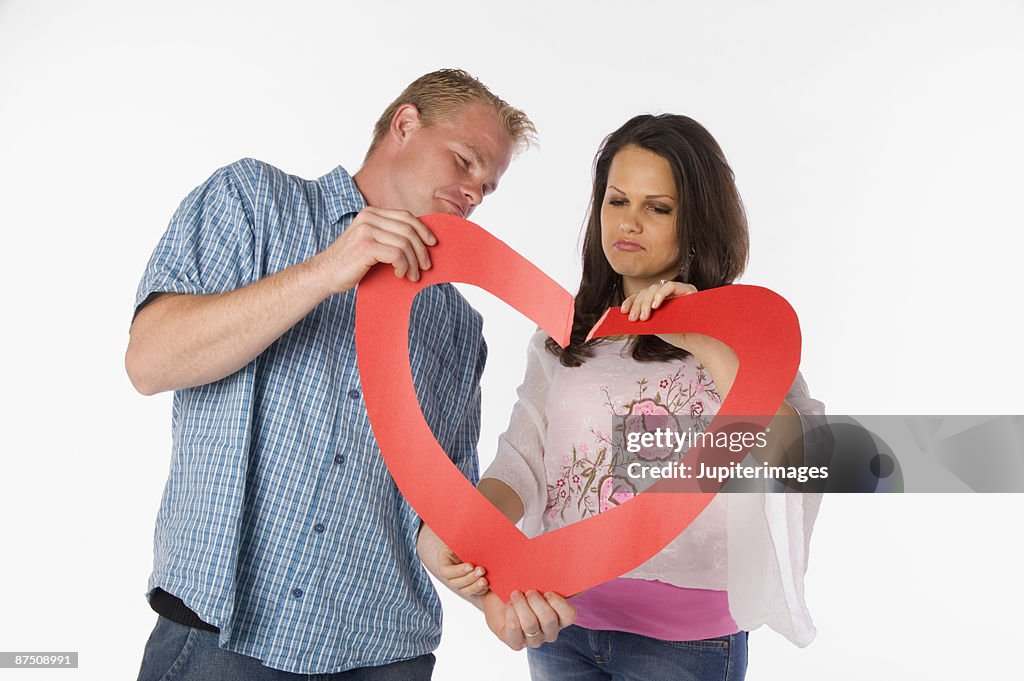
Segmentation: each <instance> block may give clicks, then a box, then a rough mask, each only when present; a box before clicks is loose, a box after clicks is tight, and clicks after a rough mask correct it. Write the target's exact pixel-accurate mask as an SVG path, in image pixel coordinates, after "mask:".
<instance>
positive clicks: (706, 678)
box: [527, 625, 747, 681]
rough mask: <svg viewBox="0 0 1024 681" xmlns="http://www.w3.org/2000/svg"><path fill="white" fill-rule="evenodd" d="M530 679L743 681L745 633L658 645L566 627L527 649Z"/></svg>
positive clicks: (645, 638) (636, 637)
mask: <svg viewBox="0 0 1024 681" xmlns="http://www.w3.org/2000/svg"><path fill="white" fill-rule="evenodd" d="M527 656H528V659H529V661H530V678H532V679H533V681H555V680H557V681H664V680H668V679H672V681H742V680H743V678H744V677H745V676H746V674H747V632H745V631H741V632H739V633H736V634H732V635H731V636H722V637H720V638H709V639H704V640H703V641H662V640H661V639H657V638H651V637H649V636H640V635H639V634H627V633H625V632H622V631H596V630H593V629H584V628H583V627H577V626H575V625H573V626H570V627H566V628H565V629H563V630H562V632H561V633H560V634H558V640H556V641H555V642H554V643H545V644H544V645H542V646H540V647H539V648H531V649H530V650H529V651H528V654H527Z"/></svg>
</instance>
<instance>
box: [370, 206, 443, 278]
mask: <svg viewBox="0 0 1024 681" xmlns="http://www.w3.org/2000/svg"><path fill="white" fill-rule="evenodd" d="M366 223H367V227H369V228H371V233H372V234H373V236H374V238H375V239H377V240H378V241H380V240H381V238H380V232H387V233H389V234H393V235H394V236H396V237H398V238H400V239H402V240H403V241H405V242H406V243H408V245H409V247H410V248H411V249H412V252H413V253H415V254H416V259H417V261H418V263H419V266H420V268H421V269H425V270H427V269H430V255H429V254H428V253H427V246H428V245H430V246H433V245H434V244H436V243H437V238H436V237H435V236H434V234H433V232H431V231H430V230H429V229H428V228H427V226H426V225H424V224H423V223H422V222H420V221H419V220H417V219H416V218H414V217H413V216H412V214H411V213H407V212H405V211H392V210H377V211H375V212H374V215H373V219H372V220H369V219H368V220H367V221H366Z"/></svg>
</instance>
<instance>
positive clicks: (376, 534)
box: [125, 70, 572, 680]
mask: <svg viewBox="0 0 1024 681" xmlns="http://www.w3.org/2000/svg"><path fill="white" fill-rule="evenodd" d="M533 132H534V128H533V124H532V123H531V122H530V120H529V119H528V118H527V117H526V116H525V115H524V114H523V113H522V112H521V111H519V110H517V109H515V108H513V107H511V106H509V105H508V104H507V103H506V102H504V101H503V100H501V99H500V98H498V97H496V96H495V95H493V94H492V93H491V92H490V91H489V90H488V89H487V88H486V87H485V86H484V85H483V84H481V83H480V82H479V81H477V80H476V79H475V78H473V77H472V76H470V75H469V74H467V73H465V72H463V71H457V70H442V71H437V72H434V73H430V74H427V75H425V76H423V77H421V78H419V79H417V80H416V81H414V82H413V83H412V84H411V85H409V87H408V88H406V90H405V91H404V92H403V93H402V94H401V95H400V96H399V97H398V99H396V100H395V101H394V102H393V103H392V104H391V106H390V107H389V108H388V109H387V110H386V111H385V112H384V114H383V115H382V116H381V118H380V120H379V121H378V122H377V124H376V126H375V130H374V138H373V142H372V144H371V146H370V150H369V152H368V153H367V156H366V159H365V161H364V164H363V167H362V168H361V169H360V170H359V172H357V173H356V174H355V175H353V176H350V175H349V174H348V173H347V172H346V171H345V170H344V169H343V168H341V167H340V166H339V167H338V168H336V169H335V170H334V171H332V172H331V173H329V174H327V175H325V176H324V177H322V178H320V179H319V180H316V181H307V180H302V179H300V178H297V177H294V176H289V175H286V174H285V173H283V172H281V171H280V170H278V169H276V168H273V167H271V166H269V165H267V164H264V163H261V162H259V161H255V160H252V159H245V160H242V161H239V162H237V163H234V164H232V165H230V166H227V167H225V168H222V169H220V170H218V171H217V172H215V173H214V174H213V176H212V177H211V178H210V179H209V180H207V182H206V183H204V184H203V185H201V186H200V187H198V188H197V189H195V190H194V191H193V192H192V193H191V194H190V195H189V196H188V197H187V198H186V199H185V200H184V201H183V202H182V204H181V206H180V207H179V209H178V211H177V212H176V214H175V216H174V218H173V219H172V221H171V224H170V226H169V227H168V229H167V232H166V233H165V234H164V236H163V238H162V239H161V240H160V242H159V244H158V245H157V247H156V250H155V252H154V253H153V256H152V258H151V260H150V262H149V265H148V267H147V269H146V272H145V274H144V276H143V279H142V282H141V284H140V286H139V291H138V295H137V299H136V316H135V319H134V321H133V323H132V328H131V336H130V340H129V345H128V351H127V354H126V356H125V366H126V368H127V371H128V375H129V377H130V378H131V381H132V384H133V385H134V386H135V387H136V388H137V389H138V390H139V391H140V392H142V393H143V394H147V395H150V394H154V393H157V392H161V391H165V390H173V391H175V395H174V411H173V452H172V461H171V470H170V475H169V478H168V481H167V486H166V488H165V491H164V496H163V499H162V502H161V504H160V510H159V514H158V517H157V524H156V533H155V561H154V570H153V574H152V576H151V577H150V582H149V589H150V594H149V598H150V603H151V605H152V606H153V609H154V610H156V611H157V612H158V613H159V614H160V617H159V618H158V622H157V626H156V628H155V629H154V631H153V634H152V635H151V637H150V640H149V642H148V643H147V646H146V651H145V654H144V656H143V663H142V670H141V672H140V676H139V678H140V679H150V678H152V679H159V678H161V677H163V676H164V674H166V673H167V672H168V671H171V670H173V671H174V673H175V674H176V676H175V678H177V679H183V680H188V679H206V678H217V679H233V678H244V679H278V678H295V677H294V676H293V675H294V674H331V675H334V676H337V678H344V679H377V678H388V679H392V678H396V679H398V678H401V679H406V678H407V679H420V678H424V679H426V678H430V674H431V670H432V668H433V664H434V660H433V655H432V654H431V652H430V651H432V650H434V649H435V648H436V647H437V644H438V641H439V638H440V606H439V604H438V601H437V597H436V594H435V593H434V591H433V588H432V586H431V584H430V580H429V579H428V577H427V575H426V574H425V573H424V571H423V569H422V567H421V565H420V563H419V561H418V559H417V557H416V556H417V554H416V539H417V532H418V530H419V527H420V521H419V519H418V517H417V516H416V515H415V513H414V512H413V511H412V509H411V508H410V507H409V506H408V504H407V503H406V502H405V501H404V499H403V498H402V496H401V495H400V493H399V492H398V490H397V488H396V487H395V485H394V483H393V481H392V480H391V478H390V476H389V475H388V473H387V469H386V467H385V466H384V463H383V461H382V459H381V457H380V453H379V451H378V450H377V446H376V443H375V442H374V440H373V435H372V432H371V429H370V425H369V422H368V420H367V416H366V411H365V408H364V407H363V403H362V393H361V390H360V385H359V374H358V370H357V367H356V358H355V342H354V317H355V291H354V288H355V286H356V284H358V282H359V280H360V279H361V278H362V277H363V275H365V274H366V272H367V271H368V270H369V269H370V268H371V267H373V266H374V265H376V264H378V263H384V264H387V265H389V266H391V267H393V268H394V272H395V275H396V276H398V277H406V278H408V279H409V280H410V281H416V280H418V279H419V277H420V272H421V271H422V270H425V269H429V267H430V253H429V247H430V246H431V245H432V244H434V243H435V239H434V236H433V235H432V234H431V233H430V230H429V229H427V227H426V226H425V225H423V224H422V223H421V222H420V221H419V220H417V219H416V218H415V217H414V216H415V215H423V214H427V213H450V214H454V215H460V216H463V217H467V216H469V215H470V214H471V213H472V211H473V209H474V208H476V206H478V205H480V203H481V202H482V201H483V199H484V197H485V196H486V195H487V194H489V193H490V192H492V191H494V190H495V189H496V188H497V185H498V182H499V180H500V179H501V177H502V175H503V174H504V172H505V170H506V168H507V167H508V165H509V162H510V160H511V158H512V155H513V152H514V151H516V150H517V148H520V147H522V146H524V145H526V144H527V143H528V142H529V140H530V138H531V136H532V134H533ZM381 313H382V314H386V313H387V311H386V310H382V311H381ZM410 352H411V364H412V370H413V378H414V383H415V385H416V387H417V392H418V394H419V396H420V402H421V404H422V406H423V412H424V414H425V415H426V417H427V421H428V423H429V424H430V426H431V428H432V429H433V430H434V433H435V435H436V436H437V439H438V442H439V443H441V445H442V446H443V447H444V448H445V450H446V451H447V452H449V455H450V456H451V457H452V459H453V461H454V463H455V464H456V465H457V466H459V468H460V469H461V470H462V471H463V473H464V474H465V475H466V476H467V477H469V478H470V479H471V480H472V481H473V482H474V483H475V482H476V481H477V478H478V466H477V461H476V442H477V437H478V435H479V411H480V386H479V379H480V374H481V372H482V370H483V365H484V361H485V357H486V347H485V345H484V342H483V338H482V336H481V319H480V316H479V314H477V313H476V311H475V310H473V309H472V308H471V307H470V306H469V305H468V303H467V302H466V301H465V300H464V299H463V298H462V297H461V296H460V295H459V294H458V293H457V292H456V291H455V289H454V288H453V287H452V286H450V285H447V284H446V285H441V286H434V287H430V288H429V289H427V290H426V291H425V292H424V293H423V294H422V295H420V296H419V297H418V298H417V301H416V304H415V305H414V307H413V311H412V319H411V324H410ZM435 555H439V556H440V557H441V558H444V554H442V553H441V552H438V553H437V554H435ZM444 559H445V560H447V562H448V563H449V564H450V563H452V562H453V561H455V560H456V559H455V558H454V557H451V558H450V559H447V558H444ZM429 562H431V561H429V560H428V563H429ZM430 567H431V569H432V570H435V571H436V570H437V569H438V565H437V564H436V561H434V564H432V565H430ZM517 605H518V607H519V610H520V611H522V608H523V604H522V603H518V604H517ZM530 606H531V607H532V608H533V610H534V611H535V612H536V614H537V615H538V617H541V616H543V617H545V618H546V619H547V620H548V621H550V620H551V618H552V616H554V619H555V621H556V622H558V625H559V626H564V625H565V624H568V623H569V621H571V619H572V609H571V607H569V606H567V605H566V604H565V602H564V601H562V600H560V599H559V600H557V601H554V602H552V603H550V604H549V603H544V602H538V601H537V600H536V598H535V599H534V600H532V601H531V602H530ZM498 607H501V608H504V611H503V613H497V614H496V612H495V611H494V610H493V608H492V610H490V611H489V612H488V621H489V622H499V623H502V624H500V625H499V626H492V630H494V631H495V633H497V634H498V635H499V636H500V637H501V638H502V640H504V641H505V642H506V643H507V644H509V645H510V646H512V647H516V648H518V647H522V645H524V637H523V631H522V628H521V627H520V626H519V625H518V621H517V620H516V615H515V612H516V611H515V610H514V609H513V608H512V606H510V605H505V604H499V606H498ZM555 608H557V612H556V610H555ZM533 621H535V620H530V622H531V623H532V622H533ZM528 626H532V624H528ZM331 678H333V676H332V677H331Z"/></svg>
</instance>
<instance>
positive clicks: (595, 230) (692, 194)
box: [547, 114, 749, 367]
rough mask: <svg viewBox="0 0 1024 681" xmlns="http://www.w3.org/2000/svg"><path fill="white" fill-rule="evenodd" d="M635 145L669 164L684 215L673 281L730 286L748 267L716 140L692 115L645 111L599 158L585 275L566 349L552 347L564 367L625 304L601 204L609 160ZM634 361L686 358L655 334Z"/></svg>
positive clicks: (729, 177)
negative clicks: (605, 242)
mask: <svg viewBox="0 0 1024 681" xmlns="http://www.w3.org/2000/svg"><path fill="white" fill-rule="evenodd" d="M629 146H634V147H639V148H641V149H645V150H647V151H651V152H654V153H655V154H657V155H658V156H661V157H662V158H664V159H665V160H666V161H668V164H669V165H670V166H671V167H672V175H673V177H674V179H675V184H676V192H677V195H678V196H679V210H678V213H677V219H676V232H677V235H678V238H679V253H680V260H679V263H678V269H679V275H678V276H677V277H675V280H676V281H681V282H686V283H688V284H693V285H694V286H696V287H697V290H698V291H703V290H705V289H710V288H716V287H718V286H725V285H726V284H731V283H732V282H733V281H734V280H735V279H736V278H737V277H738V276H739V275H740V274H742V272H743V269H744V268H745V267H746V264H747V252H748V249H749V237H748V233H747V218H746V214H745V213H744V211H743V202H742V201H741V200H740V195H739V192H738V191H737V189H736V182H735V179H734V177H733V172H732V168H730V167H729V164H728V162H726V160H725V155H724V154H723V153H722V149H721V147H719V146H718V142H716V141H715V138H714V137H712V136H711V133H709V132H708V131H707V130H705V129H704V126H702V125H701V124H700V123H698V122H697V121H695V120H693V119H692V118H689V117H687V116H680V115H676V114H662V115H659V116H653V115H649V114H644V115H640V116H635V117H633V118H631V119H629V120H628V121H626V123H625V124H624V125H623V126H622V127H621V128H619V129H618V130H616V131H615V132H613V133H612V134H610V135H608V137H606V138H605V139H604V142H602V144H601V148H600V149H599V150H598V152H597V157H596V158H595V160H594V190H593V194H592V196H591V204H590V210H589V213H588V215H587V223H586V234H585V236H584V238H583V277H582V279H581V280H580V289H579V291H578V292H577V293H576V312H575V316H574V318H573V324H572V334H571V336H570V341H569V345H568V347H566V348H565V349H562V348H561V347H559V345H558V344H557V343H555V341H554V340H553V339H551V338H548V340H547V349H548V350H549V351H550V352H552V353H554V354H555V355H557V356H558V357H559V359H560V361H561V362H562V364H563V365H565V366H570V367H576V366H580V365H581V364H582V363H583V362H584V361H585V359H586V358H587V357H592V356H593V349H592V346H593V345H594V344H596V343H599V342H601V340H602V339H595V340H592V341H589V342H588V341H587V340H586V337H587V334H588V333H590V330H591V328H593V326H594V324H596V323H597V320H598V319H600V318H601V315H603V314H604V313H605V310H607V309H608V308H609V307H616V306H619V305H621V304H622V301H623V300H624V294H623V290H622V277H621V276H620V275H619V274H618V273H616V272H615V270H613V269H612V267H611V265H610V264H609V263H608V259H607V258H605V255H604V250H603V248H602V245H601V206H602V205H603V204H604V199H605V189H606V187H607V186H608V172H609V169H610V168H611V165H612V159H614V158H615V155H616V154H617V153H619V151H621V150H622V149H624V148H625V147H629ZM630 352H631V354H632V356H633V358H634V359H637V360H640V361H644V362H650V361H665V360H669V359H676V358H682V357H686V356H687V354H688V353H687V352H686V351H685V350H681V349H679V348H676V347H674V346H672V345H669V344H668V343H666V342H664V341H662V340H661V339H659V338H657V337H656V336H636V337H635V338H634V339H633V341H632V342H631V343H630Z"/></svg>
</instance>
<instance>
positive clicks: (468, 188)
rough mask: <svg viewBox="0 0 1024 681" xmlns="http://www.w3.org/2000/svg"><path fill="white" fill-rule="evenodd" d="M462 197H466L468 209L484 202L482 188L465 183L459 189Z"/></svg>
mask: <svg viewBox="0 0 1024 681" xmlns="http://www.w3.org/2000/svg"><path fill="white" fill-rule="evenodd" d="M461 190H462V195H463V196H465V197H466V201H467V202H468V203H469V209H470V210H472V209H473V208H475V207H477V206H479V205H480V204H481V203H482V202H483V200H484V190H483V187H482V186H480V185H476V184H471V183H468V182H467V183H465V184H463V185H462V187H461Z"/></svg>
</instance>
